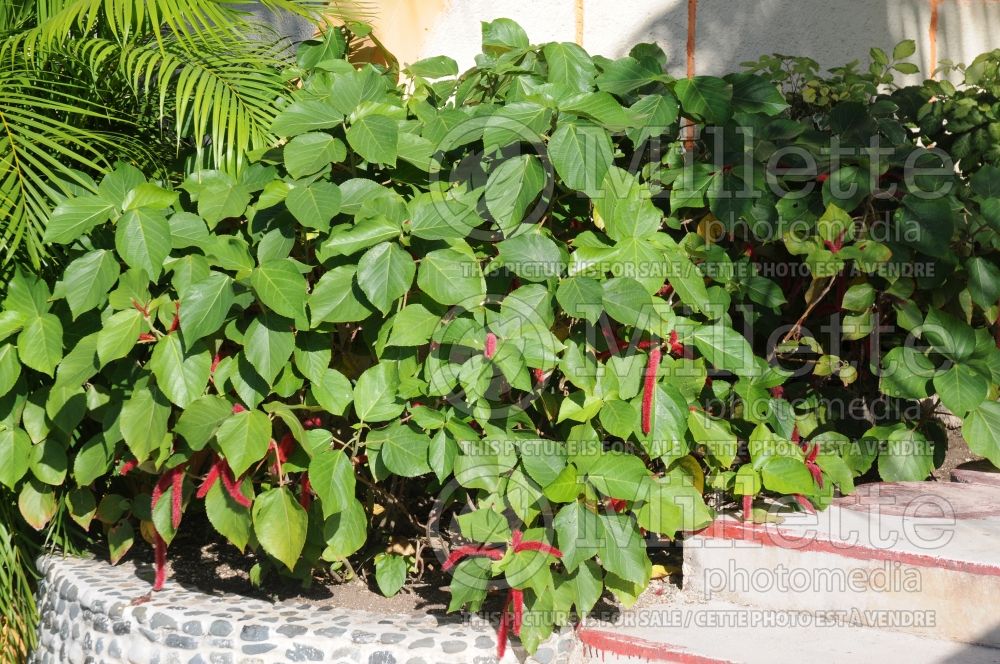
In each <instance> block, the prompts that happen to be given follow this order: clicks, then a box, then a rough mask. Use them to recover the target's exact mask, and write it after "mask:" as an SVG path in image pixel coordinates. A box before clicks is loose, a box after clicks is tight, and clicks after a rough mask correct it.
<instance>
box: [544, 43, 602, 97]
mask: <svg viewBox="0 0 1000 664" xmlns="http://www.w3.org/2000/svg"><path fill="white" fill-rule="evenodd" d="M542 54H543V55H544V56H545V63H546V65H548V81H549V83H558V84H560V85H565V86H567V87H570V88H573V89H575V90H580V91H584V90H590V89H591V88H592V87H593V85H594V78H595V77H596V76H597V68H596V67H595V66H594V61H593V60H592V59H591V58H590V56H589V55H587V52H586V51H584V50H583V49H582V48H580V47H579V46H578V45H576V44H574V43H572V42H549V43H548V44H546V45H545V46H544V47H543V48H542Z"/></svg>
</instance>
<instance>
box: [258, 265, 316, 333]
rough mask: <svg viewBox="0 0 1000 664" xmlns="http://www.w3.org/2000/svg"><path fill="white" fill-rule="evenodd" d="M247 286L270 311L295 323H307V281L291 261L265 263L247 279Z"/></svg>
mask: <svg viewBox="0 0 1000 664" xmlns="http://www.w3.org/2000/svg"><path fill="white" fill-rule="evenodd" d="M250 284H251V285H252V286H253V289H254V292H255V293H257V297H259V298H260V300H261V302H263V303H264V304H265V305H266V306H267V307H268V308H269V309H270V310H271V311H273V312H275V313H276V314H280V315H282V316H285V317H286V318H291V319H292V320H294V321H296V323H298V321H305V320H306V278H305V277H303V276H302V273H301V272H299V269H298V268H297V267H296V266H295V263H294V262H292V260H291V259H288V258H281V259H276V260H269V261H264V262H263V263H261V265H260V267H258V268H256V269H255V270H254V271H253V274H252V275H250Z"/></svg>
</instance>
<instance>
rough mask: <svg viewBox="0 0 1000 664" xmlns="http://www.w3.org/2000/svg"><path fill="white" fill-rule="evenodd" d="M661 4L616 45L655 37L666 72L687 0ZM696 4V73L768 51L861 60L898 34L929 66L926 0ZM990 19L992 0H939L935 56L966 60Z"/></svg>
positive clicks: (832, 61) (995, 12) (680, 59)
mask: <svg viewBox="0 0 1000 664" xmlns="http://www.w3.org/2000/svg"><path fill="white" fill-rule="evenodd" d="M663 4H665V5H668V6H665V7H663V10H662V11H660V12H659V13H658V14H657V15H656V16H655V17H653V18H652V19H648V20H647V21H646V22H645V23H644V24H642V25H641V26H640V27H639V28H638V29H636V30H634V31H633V32H632V33H631V34H629V35H623V36H622V38H621V42H620V44H621V45H622V50H623V51H627V50H628V48H627V46H626V44H633V43H635V42H639V41H656V42H658V43H659V44H660V45H661V46H663V47H664V49H665V50H667V52H668V55H669V56H670V62H671V63H672V64H671V73H673V74H674V75H683V74H684V73H685V61H686V49H685V43H686V40H687V15H688V2H687V0H672V1H671V2H669V3H663ZM697 10H698V14H697V42H696V43H697V47H696V49H695V61H696V69H697V73H698V74H724V73H727V72H731V71H736V70H738V69H739V68H740V63H742V62H744V61H747V60H755V59H757V58H758V57H760V56H761V55H765V54H770V53H783V54H787V55H805V56H809V57H811V58H813V59H815V60H817V61H818V62H819V63H820V65H821V66H822V67H824V68H828V67H834V66H838V65H842V64H846V63H848V62H850V61H852V60H860V61H861V62H862V63H863V64H867V62H868V51H869V49H870V48H871V47H873V46H879V47H881V48H883V49H886V50H891V48H892V47H893V46H894V45H895V44H896V43H898V42H900V41H902V40H904V39H914V40H916V41H917V45H918V50H917V55H916V56H915V57H916V58H917V60H916V61H917V62H918V64H919V65H920V66H921V69H922V70H923V73H924V74H929V73H930V72H931V70H932V68H931V67H929V65H930V58H931V50H932V47H931V38H930V25H931V15H932V0H881V1H868V0H863V1H859V0H839V1H833V2H831V1H830V0H699V1H698V5H697ZM998 18H1000V3H996V2H993V1H991V0H941V2H940V20H939V33H940V36H939V37H938V40H939V42H940V43H939V44H938V57H939V58H945V57H947V58H952V59H955V60H960V61H961V60H966V61H967V60H971V57H970V56H969V54H972V55H975V54H976V53H978V52H980V51H982V50H985V49H986V48H989V47H990V45H989V44H988V42H989V41H990V40H989V39H988V34H987V31H988V27H987V26H988V25H989V24H990V21H991V20H993V21H995V20H997V19H998ZM993 24H994V25H996V23H993ZM992 41H994V42H995V43H996V42H998V41H1000V39H997V38H994V39H993V40H992ZM916 78H920V77H919V76H918V77H916Z"/></svg>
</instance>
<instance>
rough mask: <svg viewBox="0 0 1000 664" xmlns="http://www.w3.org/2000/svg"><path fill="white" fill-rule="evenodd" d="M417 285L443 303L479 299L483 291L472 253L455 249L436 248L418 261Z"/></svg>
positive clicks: (484, 289)
mask: <svg viewBox="0 0 1000 664" xmlns="http://www.w3.org/2000/svg"><path fill="white" fill-rule="evenodd" d="M417 286H418V287H419V288H420V290H422V291H423V292H424V293H426V294H427V295H429V296H430V297H432V298H434V299H435V300H436V301H437V302H440V303H441V304H446V305H452V304H462V303H468V304H472V303H473V301H477V300H481V299H482V298H483V297H485V295H486V280H485V279H484V278H483V271H482V268H480V266H479V261H477V260H476V259H475V258H474V257H473V256H472V255H470V254H469V253H466V252H464V251H459V250H458V249H452V248H448V249H436V250H434V251H430V252H428V253H427V254H426V255H425V256H424V258H423V260H421V261H420V269H419V271H418V272H417Z"/></svg>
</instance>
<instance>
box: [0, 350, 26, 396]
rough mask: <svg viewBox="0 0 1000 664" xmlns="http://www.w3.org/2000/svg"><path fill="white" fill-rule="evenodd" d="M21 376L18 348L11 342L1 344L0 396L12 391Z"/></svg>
mask: <svg viewBox="0 0 1000 664" xmlns="http://www.w3.org/2000/svg"><path fill="white" fill-rule="evenodd" d="M20 376H21V362H20V360H19V359H18V357H17V349H16V348H14V346H13V345H11V344H3V345H2V346H0V396H3V395H5V394H7V393H8V392H10V391H11V390H12V389H13V388H14V385H16V384H17V379H18V378H19V377H20Z"/></svg>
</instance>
